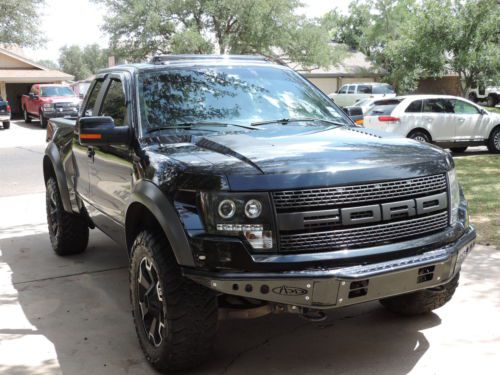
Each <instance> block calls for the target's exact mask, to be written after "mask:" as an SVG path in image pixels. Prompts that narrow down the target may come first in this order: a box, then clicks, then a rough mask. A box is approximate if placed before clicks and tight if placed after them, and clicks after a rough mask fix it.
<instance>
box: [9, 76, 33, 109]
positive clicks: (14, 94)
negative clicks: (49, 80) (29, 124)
mask: <svg viewBox="0 0 500 375" xmlns="http://www.w3.org/2000/svg"><path fill="white" fill-rule="evenodd" d="M32 85H33V83H6V84H5V91H6V92H7V100H8V101H9V104H10V107H11V108H12V115H13V116H19V115H20V114H21V113H22V111H23V110H22V108H21V96H23V95H25V94H27V93H28V92H29V91H30V88H31V86H32Z"/></svg>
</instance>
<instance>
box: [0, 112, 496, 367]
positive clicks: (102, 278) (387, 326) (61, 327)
mask: <svg viewBox="0 0 500 375" xmlns="http://www.w3.org/2000/svg"><path fill="white" fill-rule="evenodd" d="M43 148H44V132H43V131H39V130H37V128H36V127H35V124H33V125H30V126H27V125H24V124H23V123H21V124H19V123H17V122H14V123H13V124H12V127H11V129H10V130H9V131H0V168H1V169H0V179H1V180H0V181H2V183H1V184H0V374H9V375H16V374H44V375H46V374H70V375H79V374H82V375H83V374H85V375H87V374H153V373H154V371H153V370H151V369H150V367H149V366H148V365H147V363H146V362H145V361H144V359H143V356H142V353H141V351H140V348H139V345H138V343H137V340H136V337H135V332H134V329H133V324H132V318H131V313H130V306H129V301H128V273H127V257H126V253H125V251H124V250H123V249H121V248H119V247H118V246H117V245H116V244H115V243H113V242H112V241H111V240H109V239H108V238H107V237H105V236H104V235H103V234H101V233H100V232H98V231H96V230H93V231H91V240H90V244H89V248H88V250H87V251H86V253H84V254H82V255H77V256H71V257H67V258H62V257H57V256H56V255H54V254H53V252H52V250H51V248H50V243H49V239H48V234H47V228H46V224H45V213H44V194H43V178H42V174H41V157H42V152H43ZM6 161H7V162H6ZM498 275H500V252H499V251H496V250H495V249H493V248H490V247H485V246H478V247H476V248H475V250H474V252H473V253H472V254H471V255H470V257H469V258H468V259H467V261H466V263H465V265H464V268H463V272H462V277H461V280H460V287H459V288H458V290H457V293H456V295H455V297H454V298H453V299H452V301H451V302H450V303H449V304H447V305H446V306H444V307H443V308H441V309H439V310H436V312H435V313H433V314H430V315H427V316H421V317H417V318H402V317H399V316H396V315H393V314H391V313H389V312H387V311H386V310H384V309H383V308H382V307H381V306H380V305H379V304H378V303H377V302H372V303H367V304H363V305H358V306H351V307H347V308H343V309H339V310H333V311H331V312H329V313H328V318H327V320H326V321H323V322H321V323H310V322H307V321H304V320H301V319H300V318H298V317H297V316H291V315H272V316H266V317H263V318H259V319H255V320H225V321H221V322H220V329H219V334H218V337H217V344H216V350H215V352H214V355H213V356H212V358H211V360H210V361H209V362H208V363H207V364H206V365H204V366H203V367H202V368H201V369H200V370H199V371H197V372H191V373H194V374H253V373H260V374H406V373H412V374H497V373H498V369H499V368H500V319H499V317H500V280H499V276H498Z"/></svg>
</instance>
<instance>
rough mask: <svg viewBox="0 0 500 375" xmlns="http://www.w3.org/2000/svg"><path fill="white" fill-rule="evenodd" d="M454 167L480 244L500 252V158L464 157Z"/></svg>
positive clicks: (494, 156) (458, 159) (485, 156)
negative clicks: (467, 202) (490, 246)
mask: <svg viewBox="0 0 500 375" xmlns="http://www.w3.org/2000/svg"><path fill="white" fill-rule="evenodd" d="M455 164H456V166H457V173H458V179H459V181H460V184H461V185H462V187H463V188H464V192H465V197H466V198H467V200H468V201H469V210H470V211H469V212H470V221H471V223H472V224H474V225H475V226H476V228H477V232H478V242H479V243H481V244H484V245H493V246H495V247H496V248H497V249H499V250H500V155H491V154H490V155H470V156H462V157H457V158H455Z"/></svg>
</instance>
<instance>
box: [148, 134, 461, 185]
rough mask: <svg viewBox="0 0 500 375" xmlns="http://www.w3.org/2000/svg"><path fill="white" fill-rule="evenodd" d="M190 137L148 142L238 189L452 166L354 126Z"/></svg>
mask: <svg viewBox="0 0 500 375" xmlns="http://www.w3.org/2000/svg"><path fill="white" fill-rule="evenodd" d="M192 133H193V132H192V131H191V134H188V133H184V134H182V133H180V134H179V133H178V132H177V133H176V134H175V135H170V136H169V135H161V136H158V137H153V138H147V139H145V141H146V142H147V146H146V150H147V153H148V154H149V156H150V158H152V159H158V158H165V157H167V158H168V159H169V160H170V161H171V162H173V161H175V163H174V164H177V163H178V164H180V165H181V166H182V168H183V170H184V171H185V172H188V173H195V174H204V175H207V174H217V175H224V176H226V177H227V179H228V183H229V185H230V187H231V189H233V190H245V189H248V188H252V187H259V186H260V188H263V187H265V188H266V189H267V188H276V187H278V188H285V187H287V186H288V187H290V186H291V187H297V185H300V186H301V187H304V186H323V185H332V184H338V183H345V182H349V183H350V182H361V181H373V180H387V179H393V178H394V179H399V178H411V177H415V176H422V175H429V174H435V173H444V172H445V171H447V170H449V169H450V168H451V167H452V163H453V161H452V160H451V157H449V156H448V154H447V153H446V152H445V151H443V150H441V149H439V148H437V147H435V146H431V145H427V144H422V143H419V142H416V141H413V140H409V139H404V138H389V137H384V136H383V133H377V132H374V131H371V130H367V129H363V128H355V127H333V128H332V127H328V128H324V127H319V126H303V125H300V126H293V125H275V126H268V127H266V128H259V130H255V131H249V132H238V133H234V132H226V133H217V134H214V135H212V134H210V133H206V132H203V133H198V134H194V135H193V134H192Z"/></svg>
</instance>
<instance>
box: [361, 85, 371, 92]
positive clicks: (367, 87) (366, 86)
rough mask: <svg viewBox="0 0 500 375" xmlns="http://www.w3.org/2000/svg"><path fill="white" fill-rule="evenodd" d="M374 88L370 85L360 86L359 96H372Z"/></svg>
mask: <svg viewBox="0 0 500 375" xmlns="http://www.w3.org/2000/svg"><path fill="white" fill-rule="evenodd" d="M371 93H372V87H371V86H370V85H358V94H371Z"/></svg>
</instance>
